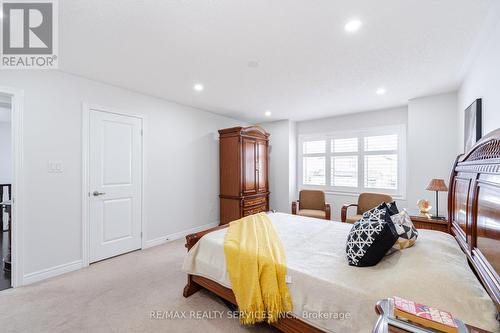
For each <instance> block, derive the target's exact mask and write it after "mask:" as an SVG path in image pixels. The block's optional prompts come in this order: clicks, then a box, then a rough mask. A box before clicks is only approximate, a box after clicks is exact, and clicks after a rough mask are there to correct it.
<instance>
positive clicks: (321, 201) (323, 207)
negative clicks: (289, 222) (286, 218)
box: [292, 190, 331, 220]
mask: <svg viewBox="0 0 500 333" xmlns="http://www.w3.org/2000/svg"><path fill="white" fill-rule="evenodd" d="M292 214H293V215H301V216H308V217H315V218H318V219H324V220H330V217H331V206H330V204H329V203H326V202H325V193H324V192H323V191H315V190H302V191H300V192H299V200H297V201H293V202H292Z"/></svg>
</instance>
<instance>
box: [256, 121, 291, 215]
mask: <svg viewBox="0 0 500 333" xmlns="http://www.w3.org/2000/svg"><path fill="white" fill-rule="evenodd" d="M260 125H261V126H262V127H263V128H264V129H265V130H266V131H267V132H268V133H270V134H271V136H270V138H269V145H270V154H269V191H270V192H271V196H270V199H269V208H270V209H274V210H276V211H279V212H285V213H290V212H291V203H292V201H293V200H294V199H295V192H296V184H295V181H296V177H295V164H296V162H295V160H296V156H295V150H296V136H295V123H294V122H292V121H290V120H281V121H273V122H268V123H263V124H260Z"/></svg>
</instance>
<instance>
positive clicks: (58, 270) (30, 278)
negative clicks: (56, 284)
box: [21, 260, 83, 285]
mask: <svg viewBox="0 0 500 333" xmlns="http://www.w3.org/2000/svg"><path fill="white" fill-rule="evenodd" d="M82 267H83V262H82V261H81V260H76V261H73V262H69V263H67V264H62V265H59V266H54V267H51V268H47V269H42V270H40V271H38V272H33V273H29V274H26V275H25V276H24V278H23V281H22V284H21V285H27V284H31V283H35V282H38V281H42V280H45V279H48V278H51V277H54V276H58V275H61V274H64V273H69V272H72V271H76V270H78V269H80V268H82Z"/></svg>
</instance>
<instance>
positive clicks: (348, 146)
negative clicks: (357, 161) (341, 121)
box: [332, 138, 358, 153]
mask: <svg viewBox="0 0 500 333" xmlns="http://www.w3.org/2000/svg"><path fill="white" fill-rule="evenodd" d="M357 151H358V138H349V139H333V140H332V153H351V152H357Z"/></svg>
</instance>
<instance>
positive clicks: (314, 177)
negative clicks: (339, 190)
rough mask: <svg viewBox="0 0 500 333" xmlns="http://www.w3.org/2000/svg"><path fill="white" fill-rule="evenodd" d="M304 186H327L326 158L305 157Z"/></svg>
mask: <svg viewBox="0 0 500 333" xmlns="http://www.w3.org/2000/svg"><path fill="white" fill-rule="evenodd" d="M304 184H307V185H325V157H324V156H322V157H319V156H318V157H312V156H309V157H304Z"/></svg>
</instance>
